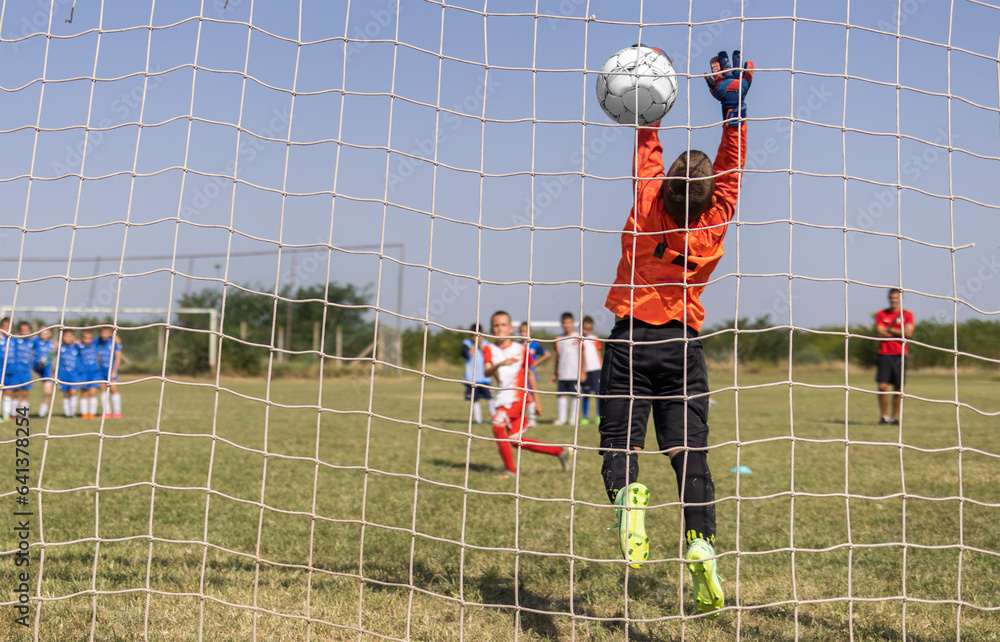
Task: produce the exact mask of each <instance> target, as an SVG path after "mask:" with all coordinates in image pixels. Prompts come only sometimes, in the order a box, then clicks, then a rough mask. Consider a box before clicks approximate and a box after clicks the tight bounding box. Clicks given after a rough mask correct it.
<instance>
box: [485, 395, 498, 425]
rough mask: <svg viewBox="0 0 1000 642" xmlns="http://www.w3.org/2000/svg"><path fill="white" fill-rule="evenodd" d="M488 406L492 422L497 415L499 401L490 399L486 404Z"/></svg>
mask: <svg viewBox="0 0 1000 642" xmlns="http://www.w3.org/2000/svg"><path fill="white" fill-rule="evenodd" d="M486 406H487V407H488V408H489V409H490V421H492V420H493V415H495V414H497V401H496V399H490V400H489V401H487V402H486Z"/></svg>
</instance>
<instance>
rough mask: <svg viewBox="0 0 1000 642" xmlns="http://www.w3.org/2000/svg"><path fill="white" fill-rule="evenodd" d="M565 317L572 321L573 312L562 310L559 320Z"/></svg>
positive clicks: (563, 319)
mask: <svg viewBox="0 0 1000 642" xmlns="http://www.w3.org/2000/svg"><path fill="white" fill-rule="evenodd" d="M566 319H569V320H570V321H572V320H573V313H572V312H563V313H562V316H561V317H559V320H560V321H565V320H566Z"/></svg>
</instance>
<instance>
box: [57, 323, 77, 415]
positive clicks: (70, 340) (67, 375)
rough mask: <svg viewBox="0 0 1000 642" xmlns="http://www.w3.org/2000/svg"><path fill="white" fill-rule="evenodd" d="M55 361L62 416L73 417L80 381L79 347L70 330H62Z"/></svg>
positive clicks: (74, 335)
mask: <svg viewBox="0 0 1000 642" xmlns="http://www.w3.org/2000/svg"><path fill="white" fill-rule="evenodd" d="M57 359H58V361H57V364H58V367H57V369H56V379H57V380H58V381H59V390H60V391H61V392H62V393H63V400H62V401H63V415H65V416H66V417H75V416H76V408H77V403H78V399H79V398H78V397H77V395H76V391H77V387H78V383H79V381H80V379H79V376H80V375H79V371H78V368H79V366H80V347H79V345H78V344H77V342H76V333H74V332H73V331H72V330H63V334H62V344H61V345H60V346H59V356H58V357H57Z"/></svg>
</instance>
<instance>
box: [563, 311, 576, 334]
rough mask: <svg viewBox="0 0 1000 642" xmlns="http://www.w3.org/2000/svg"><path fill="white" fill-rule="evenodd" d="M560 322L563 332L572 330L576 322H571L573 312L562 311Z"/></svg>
mask: <svg viewBox="0 0 1000 642" xmlns="http://www.w3.org/2000/svg"><path fill="white" fill-rule="evenodd" d="M561 323H562V329H563V332H565V333H566V334H569V333H571V332H572V331H573V328H574V327H575V326H576V323H574V322H573V313H572V312H563V314H562V319H561Z"/></svg>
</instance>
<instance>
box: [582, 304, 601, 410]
mask: <svg viewBox="0 0 1000 642" xmlns="http://www.w3.org/2000/svg"><path fill="white" fill-rule="evenodd" d="M580 330H581V333H582V334H583V372H584V377H583V390H582V393H583V395H584V397H583V403H582V407H581V409H580V417H581V419H580V423H581V424H585V425H586V424H589V423H590V417H589V415H590V412H589V408H588V407H587V406H588V405H589V404H588V402H589V401H590V397H592V396H593V397H595V398H596V399H597V403H596V404H595V405H596V406H597V413H596V414H597V421H598V423H600V421H601V399H600V397H597V395H599V394H600V393H601V366H602V365H603V360H602V359H601V350H603V349H604V346H603V345H602V344H601V342H600V340H598V339H597V337H595V336H593V332H594V318H593V317H591V316H590V315H589V314H588V315H587V316H585V317H583V321H582V322H581V323H580Z"/></svg>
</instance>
